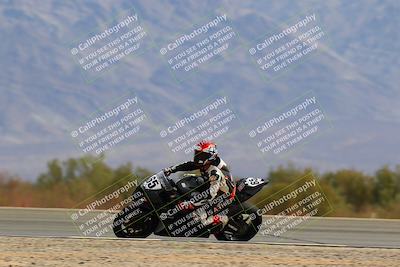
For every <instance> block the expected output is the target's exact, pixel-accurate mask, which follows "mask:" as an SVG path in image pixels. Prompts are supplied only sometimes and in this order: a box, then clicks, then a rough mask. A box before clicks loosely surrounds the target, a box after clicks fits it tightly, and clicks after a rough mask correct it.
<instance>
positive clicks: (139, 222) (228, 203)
mask: <svg viewBox="0 0 400 267" xmlns="http://www.w3.org/2000/svg"><path fill="white" fill-rule="evenodd" d="M267 184H268V181H267V180H264V179H261V178H253V177H248V178H243V179H240V180H238V181H237V182H236V186H235V188H234V192H233V193H232V194H220V195H219V196H217V197H215V198H214V199H213V200H212V201H211V202H206V204H204V205H202V206H200V207H187V206H185V205H186V203H191V202H193V201H197V202H199V201H200V202H201V201H203V200H205V199H208V197H209V195H210V190H212V188H211V187H210V185H209V184H208V182H205V181H204V178H203V177H200V176H196V175H193V174H188V175H184V176H183V177H180V178H179V179H178V180H176V181H174V180H173V179H170V178H169V177H166V176H165V174H164V172H163V171H160V172H158V173H156V174H154V175H152V176H150V177H149V178H147V179H146V180H145V181H144V182H143V183H142V184H141V185H140V186H138V187H137V188H136V190H135V191H134V192H133V194H132V195H131V197H130V199H129V204H128V205H127V206H126V207H124V208H123V209H122V210H121V211H120V212H119V213H118V214H117V215H116V217H115V219H114V221H113V225H112V227H113V231H114V234H115V235H116V236H117V237H121V238H146V237H148V236H149V235H151V234H154V235H159V236H170V237H203V238H208V237H209V236H210V235H214V236H215V238H216V239H218V240H224V241H248V240H250V239H252V238H253V237H254V236H255V235H256V234H257V232H258V230H259V228H260V226H261V224H262V216H261V215H260V214H258V212H257V209H256V208H255V207H252V206H250V205H249V204H247V203H246V202H245V201H247V200H248V199H250V198H251V197H252V196H254V195H255V194H257V193H258V192H259V191H260V190H261V189H262V188H263V187H264V186H265V185H267ZM216 214H217V215H219V216H225V218H227V219H228V220H227V222H225V223H221V222H219V223H218V222H216V223H215V222H212V223H210V218H214V217H213V216H214V215H216Z"/></svg>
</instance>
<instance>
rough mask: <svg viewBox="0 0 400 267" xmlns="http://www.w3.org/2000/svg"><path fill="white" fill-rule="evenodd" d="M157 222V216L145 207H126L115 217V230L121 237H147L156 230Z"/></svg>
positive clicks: (116, 234)
mask: <svg viewBox="0 0 400 267" xmlns="http://www.w3.org/2000/svg"><path fill="white" fill-rule="evenodd" d="M138 212H139V214H137V215H133V214H136V213H138ZM157 223H158V220H157V216H155V214H154V212H151V211H149V209H146V208H145V207H138V208H136V209H134V210H131V209H129V208H124V209H123V210H121V211H120V212H119V213H118V214H117V216H116V217H115V219H114V222H113V231H114V234H115V236H117V237H121V238H146V237H148V236H149V235H151V234H152V233H153V232H154V230H155V228H156V226H157Z"/></svg>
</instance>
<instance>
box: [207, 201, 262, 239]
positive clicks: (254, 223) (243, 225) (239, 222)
mask: <svg viewBox="0 0 400 267" xmlns="http://www.w3.org/2000/svg"><path fill="white" fill-rule="evenodd" d="M243 208H244V211H243V212H242V213H240V214H238V215H235V216H233V217H231V218H229V221H228V224H227V225H226V226H225V227H224V229H222V231H220V232H217V233H214V236H215V238H216V239H217V240H221V241H249V240H250V239H252V238H253V237H254V236H255V235H256V234H257V233H258V230H259V229H260V226H261V223H262V217H261V216H260V215H258V214H257V210H258V209H257V208H255V207H251V206H250V205H248V204H244V205H243ZM243 215H244V216H243ZM247 222H249V223H247ZM230 226H232V227H234V228H237V229H238V230H237V231H234V232H231V231H232V229H233V228H231V227H230Z"/></svg>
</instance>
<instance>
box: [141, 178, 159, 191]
mask: <svg viewBox="0 0 400 267" xmlns="http://www.w3.org/2000/svg"><path fill="white" fill-rule="evenodd" d="M143 187H144V188H145V189H147V190H160V189H161V183H160V181H159V180H158V177H157V175H153V176H151V177H150V178H149V179H147V180H146V182H144V183H143Z"/></svg>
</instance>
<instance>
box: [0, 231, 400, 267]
mask: <svg viewBox="0 0 400 267" xmlns="http://www.w3.org/2000/svg"><path fill="white" fill-rule="evenodd" d="M204 241H206V240H204ZM0 266H141V267H145V266H163V267H167V266H180V267H183V266H191V267H195V266H213V267H217V266H246V267H247V266H400V249H375V248H346V247H317V246H281V245H267V244H250V243H249V244H238V243H236V244H233V243H232V244H229V243H210V242H177V241H159V240H149V241H141V240H111V239H80V238H79V239H71V238H28V237H0Z"/></svg>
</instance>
